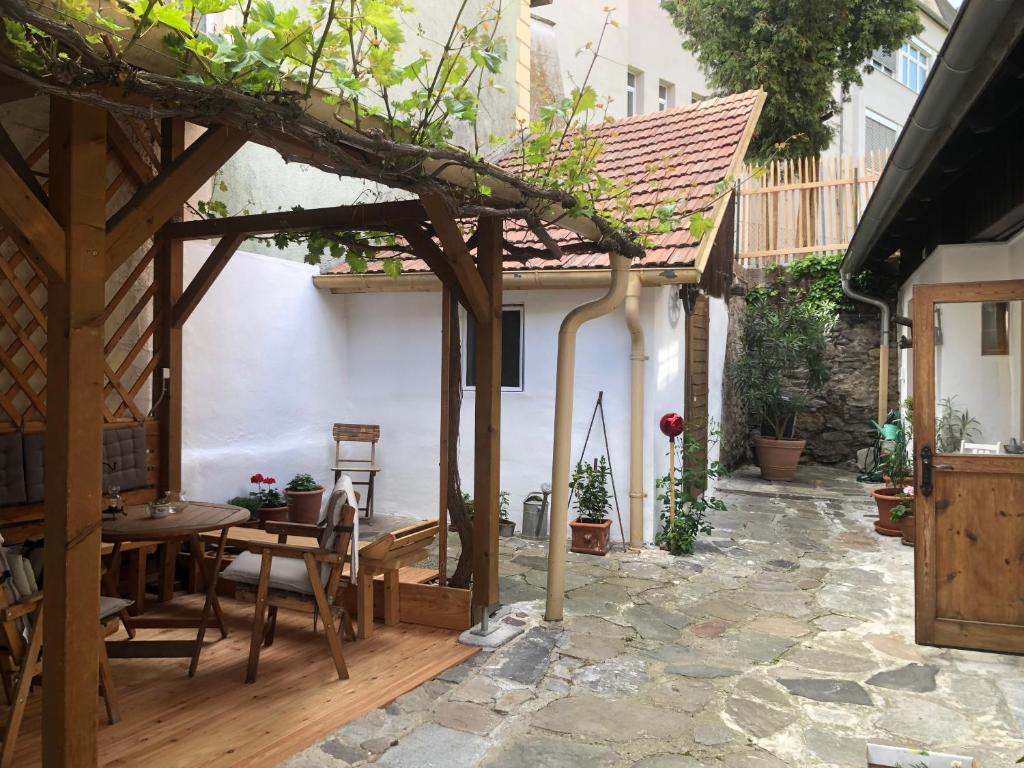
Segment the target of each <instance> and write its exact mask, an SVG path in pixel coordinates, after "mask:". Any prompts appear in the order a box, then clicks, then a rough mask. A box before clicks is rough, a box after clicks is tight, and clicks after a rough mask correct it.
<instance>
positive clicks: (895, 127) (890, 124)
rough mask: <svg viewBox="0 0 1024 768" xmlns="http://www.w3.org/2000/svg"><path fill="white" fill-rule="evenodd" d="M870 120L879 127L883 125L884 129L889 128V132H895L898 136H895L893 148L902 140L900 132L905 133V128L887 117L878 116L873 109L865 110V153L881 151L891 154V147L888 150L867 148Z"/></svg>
mask: <svg viewBox="0 0 1024 768" xmlns="http://www.w3.org/2000/svg"><path fill="white" fill-rule="evenodd" d="M868 120H873V121H874V122H876V123H878V124H879V125H881V126H882V127H883V128H888V129H889V130H891V131H894V132H895V134H896V135H895V136H893V146H896V142H897V141H898V140H899V138H900V132H902V131H903V126H902V125H900V124H899V123H897V122H896V121H895V120H890V119H889V118H888V117H886V116H885V115H880V114H878V113H877V112H875V111H874V110H872V109H865V110H864V153H865V154H867V153H868V152H880V151H886V152H891V151H892V147H889V149H888V150H878V149H868V146H867V138H868Z"/></svg>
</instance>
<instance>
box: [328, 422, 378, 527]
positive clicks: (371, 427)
mask: <svg viewBox="0 0 1024 768" xmlns="http://www.w3.org/2000/svg"><path fill="white" fill-rule="evenodd" d="M333 434H334V467H333V469H334V482H338V480H339V478H340V477H341V476H342V474H348V475H349V476H352V475H353V473H354V474H355V475H356V476H357V477H364V476H365V478H366V479H365V480H362V479H360V480H353V481H352V485H358V486H365V487H366V508H365V509H364V510H362V511H364V512H365V513H366V519H367V520H371V519H373V485H374V481H375V480H376V478H377V473H378V472H380V467H379V466H378V464H377V441H378V440H380V425H379V424H335V425H334V431H333ZM345 443H359V444H362V445H367V444H368V445H369V455H368V456H367V455H366V453H365V451H364V453H363V455H362V456H359V455H343V454H344V444H345Z"/></svg>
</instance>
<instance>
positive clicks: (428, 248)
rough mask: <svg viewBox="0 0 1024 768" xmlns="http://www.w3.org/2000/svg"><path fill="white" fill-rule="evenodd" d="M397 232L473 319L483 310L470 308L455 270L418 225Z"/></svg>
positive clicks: (432, 239)
mask: <svg viewBox="0 0 1024 768" xmlns="http://www.w3.org/2000/svg"><path fill="white" fill-rule="evenodd" d="M398 230H399V234H400V235H401V236H402V237H404V238H405V241H406V242H407V243H409V245H410V247H411V248H412V249H413V251H414V252H415V254H416V256H417V257H418V258H420V259H422V260H423V261H425V262H426V263H427V266H428V267H430V271H431V272H433V273H434V274H435V275H437V279H438V280H440V281H441V285H442V286H443V287H444V288H447V289H449V290H451V291H452V292H453V293H454V295H455V298H456V299H457V300H458V302H459V303H460V304H461V305H462V306H464V307H465V308H466V309H467V310H468V311H470V312H472V313H473V315H474V317H475V316H476V314H477V312H478V311H483V310H484V308H483V307H478V308H477V309H476V310H474V309H473V307H471V306H470V304H469V298H468V297H467V296H466V292H465V291H463V290H462V285H461V284H460V283H459V280H458V278H457V277H456V276H455V270H454V269H452V266H451V264H450V263H449V261H448V257H447V256H445V254H444V251H442V250H441V248H440V247H438V245H437V243H435V242H434V238H432V237H431V236H430V235H428V234H427V233H426V231H425V230H424V229H423V228H422V227H420V226H419V225H418V224H412V223H410V224H408V225H401V226H399V228H398Z"/></svg>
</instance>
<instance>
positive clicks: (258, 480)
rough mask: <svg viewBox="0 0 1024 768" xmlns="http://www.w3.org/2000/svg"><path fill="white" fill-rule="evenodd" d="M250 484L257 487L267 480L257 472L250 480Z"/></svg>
mask: <svg viewBox="0 0 1024 768" xmlns="http://www.w3.org/2000/svg"><path fill="white" fill-rule="evenodd" d="M249 482H250V483H256V484H257V485H259V484H260V483H263V482H266V479H265V478H264V477H263V475H261V474H260V473H259V472H257V473H256V474H255V475H253V476H252V477H250V478H249Z"/></svg>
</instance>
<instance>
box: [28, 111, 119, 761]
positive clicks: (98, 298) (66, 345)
mask: <svg viewBox="0 0 1024 768" xmlns="http://www.w3.org/2000/svg"><path fill="white" fill-rule="evenodd" d="M106 125H107V116H106V113H105V112H104V111H103V110H101V109H97V108H95V107H90V106H87V105H85V104H83V103H81V102H71V101H65V100H63V99H59V98H56V97H54V98H51V99H50V187H49V191H50V199H49V202H50V209H51V211H52V212H53V214H54V217H55V218H56V220H57V221H58V222H59V223H60V225H61V226H62V227H63V228H64V235H65V237H64V243H65V245H64V252H63V253H62V254H61V255H60V256H61V261H62V262H63V265H64V274H65V276H66V279H65V280H64V281H63V282H52V283H51V284H50V285H49V286H48V291H49V296H48V300H47V345H46V346H47V367H48V369H47V386H46V401H47V425H46V427H47V428H46V433H47V440H46V490H45V494H46V503H45V506H46V516H45V540H46V546H45V572H46V589H45V598H44V612H45V615H46V622H45V623H44V633H43V646H44V647H45V649H46V660H45V667H46V674H45V675H44V676H43V739H42V741H43V765H45V766H46V767H47V768H57V767H58V766H59V767H60V768H70V767H72V766H74V767H76V768H77V767H78V766H82V767H83V768H84V767H85V766H95V765H96V763H97V759H98V755H97V747H96V698H97V692H98V686H99V658H98V653H99V647H98V646H97V643H98V642H99V594H100V591H99V588H100V522H101V520H100V509H101V506H102V483H103V474H102V471H103V470H102V462H103V450H102V442H103V437H102V433H103V412H102V400H103V362H104V356H103V323H102V322H101V318H102V317H103V311H104V284H105V282H106V254H105V241H106V234H105V232H106V210H105V208H106V202H105V201H106V195H105V187H106V165H107V144H106Z"/></svg>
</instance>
